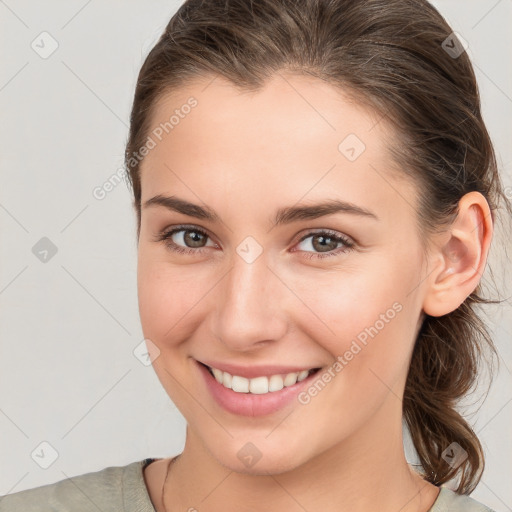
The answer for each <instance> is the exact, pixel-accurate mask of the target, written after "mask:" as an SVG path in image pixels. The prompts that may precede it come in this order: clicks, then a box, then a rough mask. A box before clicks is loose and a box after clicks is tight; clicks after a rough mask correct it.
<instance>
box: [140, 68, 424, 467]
mask: <svg viewBox="0 0 512 512" xmlns="http://www.w3.org/2000/svg"><path fill="white" fill-rule="evenodd" d="M191 97H193V98H194V99H193V100H190V98H191ZM192 104H193V105H194V106H193V107H190V108H187V107H185V105H192ZM173 114H175V118H174V120H173V121H171V122H172V123H173V126H172V129H171V128H169V124H167V125H165V123H166V122H167V123H168V122H169V119H170V117H171V116H172V115H173ZM178 118H179V120H178ZM151 126H152V129H153V131H152V133H148V135H149V136H151V137H152V139H153V142H154V143H155V144H152V143H150V144H148V147H149V146H154V147H151V149H150V151H149V153H148V154H147V156H146V157H145V159H144V161H143V164H142V168H141V186H142V210H141V229H140V238H139V246H138V251H139V252H138V296H139V308H140V316H141V322H142V327H143V332H144V336H145V338H146V339H147V340H149V341H148V342H147V343H148V347H149V350H150V354H151V356H152V357H154V358H155V359H154V361H153V366H154V369H155V371H156V373H157V375H158V378H159V379H160V381H161V383H162V385H163V386H164V388H165V390H166V392H167V393H168V395H169V396H170V398H171V399H172V400H173V401H174V403H175V404H176V405H177V407H178V408H179V409H180V411H181V412H182V414H183V415H184V417H185V419H186V420H187V424H188V426H189V432H190V433H191V435H193V436H194V438H195V439H197V440H198V441H200V444H201V446H202V448H201V449H203V450H204V451H205V453H208V454H209V455H210V456H212V457H213V459H214V460H216V461H218V462H219V463H220V464H222V465H224V466H226V467H228V468H231V469H233V470H236V471H239V472H251V473H258V474H263V473H265V472H271V473H279V472H282V471H286V470H290V469H293V468H296V467H298V466H300V465H301V464H304V463H306V462H307V461H310V460H312V459H314V458H315V457H317V456H320V455H321V454H325V453H329V451H331V453H334V452H333V450H336V449H337V448H338V447H340V446H345V447H348V446H362V445H361V443H362V442H363V440H365V439H366V440H370V439H371V440H372V442H375V443H377V442H385V440H386V439H388V440H389V435H390V433H391V432H392V431H394V430H396V429H397V428H401V406H402V403H401V400H400V398H401V396H402V391H403V387H404V384H405V378H406V374H407V370H408V364H409V359H410V356H411V352H412V348H413V343H414V340H415V337H416V333H417V329H418V327H419V320H420V316H421V314H422V298H423V294H424V290H423V288H422V278H423V277H424V276H425V268H424V265H425V262H424V256H423V252H422V250H421V245H420V238H419V234H418V233H417V228H416V223H415V208H416V191H415V188H414V186H413V185H412V184H411V183H410V182H409V181H408V180H407V179H405V178H404V177H401V175H400V174H399V173H397V172H396V169H395V170H393V165H392V162H391V159H390V157H389V155H388V153H387V147H388V143H389V141H390V140H392V136H393V134H392V133H391V131H389V129H388V128H386V126H385V125H384V123H383V122H382V121H379V116H377V115H375V114H373V113H372V112H369V111H368V110H366V109H364V108H363V107H361V106H360V105H358V104H357V103H355V102H353V101H351V100H350V99H349V98H348V96H346V95H345V94H344V93H343V91H340V90H339V89H335V88H333V87H332V86H330V85H327V84H326V83H324V82H321V81H318V80H316V79H313V78H306V77H299V76H293V75H280V76H276V77H274V78H272V79H271V80H269V81H268V82H267V84H266V85H265V87H264V88H263V89H262V90H260V91H259V92H257V93H247V92H240V91H238V90H237V89H235V88H234V87H233V86H232V85H230V83H229V82H227V81H224V80H223V79H221V78H220V77H217V78H216V79H215V80H214V81H213V82H212V81H211V77H210V78H209V79H208V80H204V81H197V82H195V83H193V84H189V85H188V86H187V87H186V88H184V89H182V90H179V91H173V92H172V93H171V94H168V95H167V96H164V97H162V98H161V100H160V102H159V103H158V104H157V106H156V108H155V111H154V115H153V117H152V120H151ZM162 126H166V127H167V132H168V133H166V130H163V133H161V132H162ZM155 134H159V136H156V135H155ZM159 139H161V140H159ZM155 198H157V199H155ZM166 198H167V199H166ZM169 198H171V200H170V199H169ZM320 205H324V206H320ZM325 205H328V206H325ZM201 363H202V364H201ZM203 364H206V365H209V366H213V367H217V369H218V370H222V369H224V370H226V371H227V373H229V374H230V375H235V376H236V377H235V378H233V379H230V378H229V376H226V374H225V373H222V372H216V373H217V376H218V378H219V379H220V380H222V381H223V382H224V383H226V384H227V386H229V384H230V381H231V385H232V386H234V387H235V389H237V390H238V391H236V390H235V391H234V390H233V389H231V390H230V389H228V388H227V387H225V386H224V385H221V384H219V383H218V382H217V381H216V379H215V378H214V377H213V376H211V375H210V373H209V372H208V370H206V368H205V367H204V366H203ZM317 368H319V369H320V370H318V371H316V373H310V374H309V375H308V376H307V377H306V378H305V379H304V380H300V381H298V382H297V383H295V384H294V382H295V381H296V379H294V378H293V376H292V377H286V375H288V374H289V373H292V374H293V373H295V374H299V375H296V376H295V377H299V378H301V379H302V378H303V377H304V375H305V373H302V374H301V373H300V370H310V369H317ZM228 370H231V372H229V371H228ZM277 375H280V376H281V377H280V378H278V377H277ZM249 377H251V378H254V380H252V379H249ZM256 377H267V379H266V380H265V379H261V378H259V379H255V378H256ZM283 377H284V379H283ZM247 379H249V380H247ZM280 379H281V380H280ZM286 379H288V381H286ZM235 381H236V384H235ZM266 383H267V385H268V384H270V385H271V386H272V387H273V386H275V388H273V389H276V390H274V391H269V392H267V393H264V391H265V389H266V388H265V385H266ZM286 383H288V384H290V385H286ZM246 385H248V386H249V390H252V391H253V392H249V393H247V392H245V391H247V389H246V388H244V386H246ZM239 386H240V387H239ZM281 386H284V388H283V389H281V390H280V391H279V390H277V389H278V388H279V387H281ZM240 390H242V392H239V391H240ZM244 390H245V391H244ZM386 436H388V437H386ZM357 443H359V444H357ZM256 459H259V460H258V461H257V463H253V462H251V460H256Z"/></svg>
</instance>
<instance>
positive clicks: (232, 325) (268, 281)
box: [213, 252, 291, 352]
mask: <svg viewBox="0 0 512 512" xmlns="http://www.w3.org/2000/svg"><path fill="white" fill-rule="evenodd" d="M219 285H220V289H219V290H218V292H217V293H216V299H217V300H216V308H215V315H214V322H213V329H214V333H213V334H214V337H216V338H218V339H220V341H221V342H222V343H223V344H224V345H225V346H227V347H228V348H229V350H230V351H242V352H249V351H251V350H255V349H257V348H260V347H263V346H265V345H267V344H268V343H270V342H272V341H276V340H279V339H282V338H283V337H284V335H285V333H286V330H287V326H288V322H289V318H288V312H287V309H286V304H287V303H288V301H290V297H288V298H287V297H286V296H285V294H286V291H288V295H291V292H290V291H289V290H287V289H286V286H285V285H284V284H283V283H282V282H281V280H280V279H279V278H278V277H277V275H276V273H275V271H273V270H272V268H270V266H269V262H268V261H267V258H266V257H265V252H264V253H263V254H261V255H260V256H259V257H258V258H257V259H256V260H255V261H253V262H251V263H248V262H247V261H245V260H244V259H243V258H242V257H240V256H239V255H238V254H235V255H234V258H233V265H232V267H231V270H230V271H229V272H228V273H227V275H226V276H225V277H224V279H223V280H222V283H219Z"/></svg>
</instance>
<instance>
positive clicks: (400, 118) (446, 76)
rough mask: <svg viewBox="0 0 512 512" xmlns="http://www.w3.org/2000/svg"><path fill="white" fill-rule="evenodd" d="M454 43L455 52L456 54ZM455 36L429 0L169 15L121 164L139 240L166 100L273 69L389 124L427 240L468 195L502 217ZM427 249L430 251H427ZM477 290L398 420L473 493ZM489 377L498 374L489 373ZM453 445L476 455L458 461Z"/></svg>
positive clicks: (417, 363) (424, 337)
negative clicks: (464, 409) (215, 81)
mask: <svg viewBox="0 0 512 512" xmlns="http://www.w3.org/2000/svg"><path fill="white" fill-rule="evenodd" d="M450 48H452V49H453V48H455V53H454V51H453V50H452V51H451V52H450ZM457 49H458V50H460V49H461V48H460V44H459V43H458V42H457V40H455V39H453V35H452V29H451V28H450V26H449V25H448V24H447V23H446V21H445V20H444V19H443V17H442V16H441V15H440V14H439V13H438V11H437V10H436V9H435V8H434V7H433V6H432V5H431V4H429V3H428V2H427V1H425V0H358V1H354V0H188V1H186V2H185V3H183V4H182V6H181V7H180V8H179V10H178V11H177V13H176V14H175V15H174V16H173V17H172V19H171V20H170V22H169V24H168V25H167V28H166V29H165V31H164V33H163V34H162V36H161V37H160V39H159V41H158V42H157V44H156V45H155V46H154V48H153V49H152V50H151V52H150V53H149V55H148V56H147V58H146V60H145V62H144V64H143V66H142V68H141V70H140V74H139V77H138V81H137V87H136V91H135V98H134V102H133V109H132V113H131V125H130V133H129V139H128V142H127V146H126V153H125V163H126V166H127V169H128V170H129V179H130V182H131V184H132V188H133V194H134V205H135V208H136V211H137V218H138V230H137V232H138V233H139V232H140V209H141V204H140V201H141V185H140V160H139V159H137V158H134V155H138V153H139V149H140V148H141V147H143V146H144V144H145V143H146V140H147V137H148V134H149V129H150V122H151V114H152V109H153V108H154V106H155V104H156V102H157V100H158V99H159V98H161V96H162V94H164V93H165V92H168V91H171V90H173V89H175V88H179V87H181V86H186V84H187V82H188V81H190V80H192V79H193V78H197V77H205V76H208V75H211V76H212V77H213V76H218V75H220V76H223V77H225V78H227V79H228V80H229V81H230V82H231V83H232V84H233V85H234V86H236V87H239V88H240V89H242V90H244V89H245V90H251V91H257V90H259V89H260V88H261V87H263V85H264V84H265V81H266V80H267V79H268V78H270V77H271V76H272V75H273V74H275V73H277V72H280V71H283V70H287V71H291V72H293V73H297V74H306V75H309V76H314V77H317V78H319V79H321V80H324V81H326V82H328V83H329V84H332V85H333V86H335V87H339V88H341V89H342V90H343V91H345V92H347V91H348V92H349V93H350V94H352V95H353V96H355V97H356V98H358V100H359V101H360V102H361V103H364V104H366V105H368V106H370V107H371V108H372V109H373V111H375V112H376V113H378V114H379V115H380V116H381V117H382V118H386V122H389V123H390V124H391V125H392V126H393V127H394V130H395V131H394V134H395V137H394V139H393V141H391V142H390V148H389V150H390V152H391V154H392V156H393V158H394V160H395V161H396V163H397V164H398V167H399V169H400V170H401V171H402V172H403V173H405V174H407V175H408V176H410V178H411V179H412V180H414V182H415V183H416V184H417V185H418V191H419V206H418V211H417V221H418V226H419V232H420V234H421V236H422V240H424V241H427V240H428V235H429V234H432V233H434V232H435V231H436V230H439V229H441V228H442V227H443V226H446V225H447V224H449V223H451V222H452V221H453V219H454V218H455V216H456V215H457V208H458V202H459V200H460V198H461V197H462V196H463V195H464V194H466V193H467V192H470V191H474V190H476V191H478V192H480V193H482V194H483V195H484V196H485V198H486V199H487V201H488V202H489V205H490V208H491V212H492V217H493V220H495V210H496V209H497V208H498V204H499V202H500V199H502V200H503V201H504V202H505V205H506V209H507V211H508V212H509V213H512V207H511V205H510V202H509V201H508V199H507V197H506V195H505V193H504V191H503V186H502V183H501V180H500V176H499V173H498V170H497V164H496V159H495V154H494V150H493V146H492V143H491V140H490V137H489V135H488V132H487V130H486V127H485V124H484V122H483V120H482V116H481V112H480V98H479V92H478V87H477V83H476V79H475V75H474V72H473V69H472V66H471V63H470V60H469V58H468V55H467V53H466V52H465V51H462V53H461V54H460V55H457V53H460V52H457ZM424 247H427V246H426V245H425V246H424ZM480 294H481V285H480V284H479V285H478V287H477V288H476V289H475V291H474V292H473V293H471V294H470V295H469V297H467V299H466V300H465V301H464V302H463V303H462V304H461V306H460V307H459V308H458V309H456V310H455V311H453V312H452V313H450V314H447V315H444V316H441V317H431V316H428V315H427V316H426V317H425V319H424V321H423V324H422V327H421V330H420V332H419V335H418V337H417V340H416V344H415V347H414V351H413V355H412V360H411V365H410V369H409V374H408V377H407V382H406V386H405V392H404V397H403V415H404V419H405V421H406V424H407V427H408V429H409V432H410V435H411V439H412V441H413V444H414V447H415V449H416V452H417V454H418V457H419V461H420V462H421V466H422V468H423V470H424V475H423V477H424V478H425V479H426V480H428V481H429V482H431V483H433V484H435V485H441V484H442V483H444V482H447V481H449V480H451V479H452V478H454V477H455V476H457V475H458V474H459V473H460V482H459V485H458V488H457V492H459V493H464V494H469V493H470V492H471V491H472V490H473V489H474V488H475V487H476V485H477V484H478V482H479V480H480V478H481V475H482V472H483V469H484V454H483V450H482V446H481V444H480V442H479V440H478V437H477V435H476V434H475V432H474V431H473V430H472V428H471V426H470V425H469V424H468V423H467V421H466V420H465V419H464V418H463V417H462V415H461V414H460V413H459V412H457V410H456V406H457V403H458V402H459V401H460V399H462V398H463V397H464V396H465V395H466V394H467V393H468V392H469V391H470V390H471V389H472V387H473V386H474V385H475V383H476V377H477V375H478V373H479V363H480V361H481V356H482V355H483V354H484V352H483V349H484V348H487V349H488V352H489V354H490V355H492V356H496V355H497V353H496V348H495V347H494V344H493V341H492V339H491V337H490V335H489V333H488V331H487V330H486V327H485V324H484V323H483V322H482V320H481V318H480V317H479V316H478V315H477V313H476V312H475V305H477V304H482V303H496V302H499V301H491V300H489V299H484V298H482V297H481V296H480ZM491 376H492V373H491ZM453 442H456V443H458V444H459V445H460V446H461V447H462V448H463V449H464V450H465V451H466V452H467V459H466V460H464V462H463V463H462V464H460V465H459V466H458V467H451V466H450V465H449V464H448V463H447V462H446V461H445V460H444V459H443V458H442V453H443V451H444V450H445V449H446V448H448V446H449V445H451V444H452V443H453Z"/></svg>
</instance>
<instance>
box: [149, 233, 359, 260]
mask: <svg viewBox="0 0 512 512" xmlns="http://www.w3.org/2000/svg"><path fill="white" fill-rule="evenodd" d="M180 231H192V232H195V233H200V234H201V235H203V236H206V237H208V238H210V237H209V235H208V233H206V232H205V231H203V230H202V229H200V228H197V227H195V226H177V227H175V228H173V229H171V230H169V231H162V232H161V233H159V234H158V237H157V239H156V241H157V242H165V245H166V246H167V247H168V248H169V249H170V250H171V251H174V252H177V253H180V254H198V253H199V254H200V253H202V252H203V249H204V248H198V249H192V248H190V247H188V248H186V247H182V246H180V245H177V244H176V243H174V242H173V241H172V240H171V237H172V236H173V235H174V234H175V233H179V232H180ZM314 235H327V236H328V237H329V238H331V239H332V240H334V241H335V242H341V243H343V245H344V246H345V247H343V248H338V249H335V250H333V251H329V252H326V253H323V254H322V253H315V252H309V251H306V252H305V255H304V257H305V258H308V259H311V258H318V259H323V258H328V257H330V256H337V255H339V254H341V253H347V252H349V251H351V250H352V249H353V248H354V246H355V243H354V242H352V241H351V240H349V239H348V238H346V237H344V236H342V235H340V234H339V233H337V232H336V231H331V230H329V229H324V230H321V231H312V232H309V233H307V234H306V235H304V236H303V237H302V238H301V239H300V240H299V241H298V242H297V243H300V242H302V241H304V240H305V239H307V238H309V237H311V236H314ZM294 252H295V251H294Z"/></svg>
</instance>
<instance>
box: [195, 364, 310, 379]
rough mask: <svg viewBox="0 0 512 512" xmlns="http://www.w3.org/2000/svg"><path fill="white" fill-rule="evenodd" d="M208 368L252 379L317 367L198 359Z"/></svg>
mask: <svg viewBox="0 0 512 512" xmlns="http://www.w3.org/2000/svg"><path fill="white" fill-rule="evenodd" d="M199 363H202V364H204V365H206V366H209V367H210V368H217V369H218V370H222V371H223V372H228V373H229V374H231V375H238V376H240V377H245V378H246V379H252V378H254V377H270V376H272V375H279V374H284V375H286V374H288V373H299V372H301V371H302V370H312V369H313V368H319V367H318V366H308V365H302V366H280V365H271V364H269V365H251V366H239V365H236V364H230V363H221V362H217V361H199Z"/></svg>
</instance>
